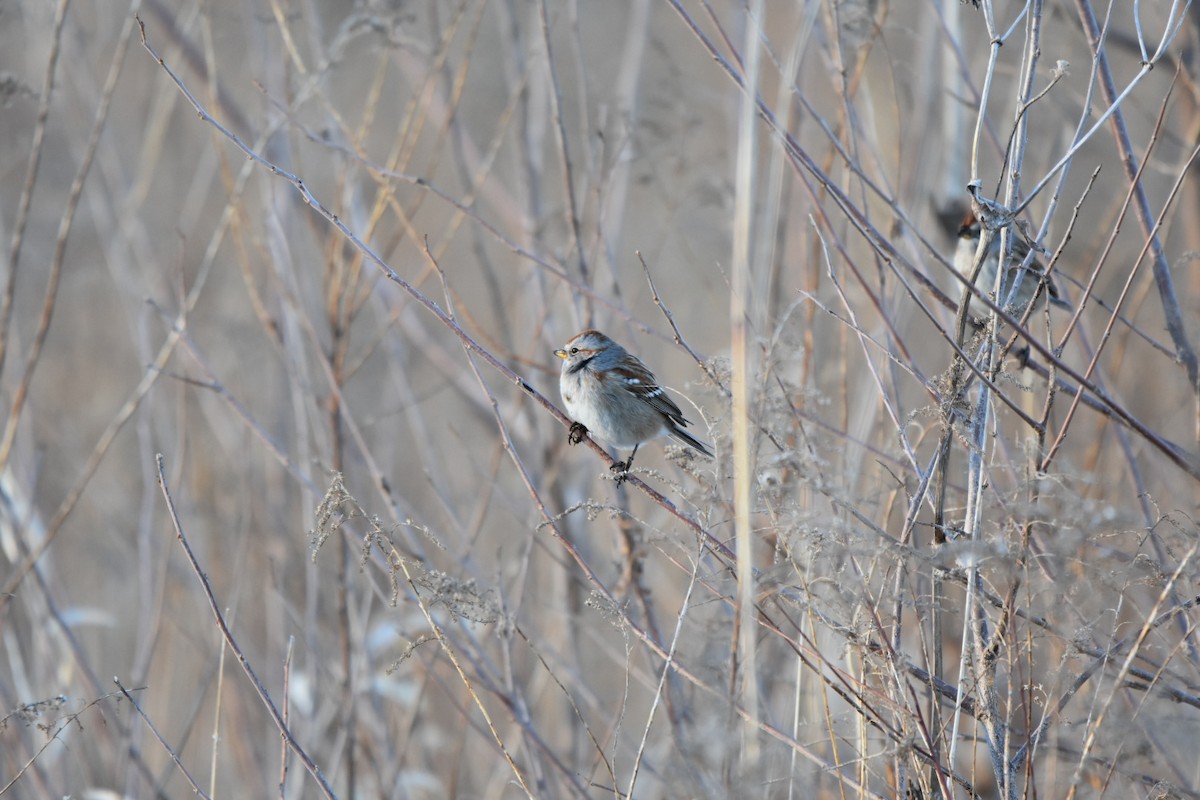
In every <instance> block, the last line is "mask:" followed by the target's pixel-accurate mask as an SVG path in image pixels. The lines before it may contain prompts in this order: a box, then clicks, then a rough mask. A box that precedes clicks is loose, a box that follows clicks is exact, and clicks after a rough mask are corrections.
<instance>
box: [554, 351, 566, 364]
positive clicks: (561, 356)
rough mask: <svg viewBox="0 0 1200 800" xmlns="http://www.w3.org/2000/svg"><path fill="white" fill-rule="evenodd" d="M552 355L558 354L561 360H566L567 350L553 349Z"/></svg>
mask: <svg viewBox="0 0 1200 800" xmlns="http://www.w3.org/2000/svg"><path fill="white" fill-rule="evenodd" d="M554 355H556V356H558V357H559V358H561V359H562V360H563V361H566V360H567V351H566V350H555V351H554Z"/></svg>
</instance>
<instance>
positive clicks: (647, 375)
mask: <svg viewBox="0 0 1200 800" xmlns="http://www.w3.org/2000/svg"><path fill="white" fill-rule="evenodd" d="M554 355H556V356H558V357H559V358H561V359H562V361H563V363H562V375H561V376H560V377H559V381H558V388H559V391H561V392H562V399H563V404H564V405H565V406H566V409H567V415H568V416H569V417H570V418H571V419H573V420H575V424H574V425H572V426H571V433H570V435H569V437H568V441H569V442H570V443H571V444H578V443H579V442H581V441H583V435H584V433H591V434H592V435H593V436H597V437H599V438H601V439H603V440H604V441H606V442H608V443H609V444H611V445H613V446H614V447H616V448H618V449H619V450H624V449H627V448H630V447H632V448H633V452H632V453H630V454H629V459H628V460H627V461H615V462H613V465H612V467H611V469H612V471H613V472H616V473H618V478H617V480H618V481H620V480H622V479H623V477H624V475H625V474H626V473H628V471H629V469H630V468H631V467H632V466H633V457H634V456H635V455H637V449H638V445H640V444H641V443H642V442H645V441H648V440H650V439H653V438H655V437H657V436H662V435H664V434H665V435H667V436H670V437H671V438H673V439H675V440H677V441H679V442H682V443H683V444H685V445H687V446H688V447H690V448H692V449H693V450H695V451H696V452H698V453H700V454H702V455H705V456H708V457H709V458H712V451H710V450H709V449H708V445H706V444H705V443H704V442H702V441H700V440H699V439H697V438H695V437H694V436H692V435H691V434H689V433H687V432H686V431H684V430H683V428H684V427H685V426H686V425H687V424H688V421H687V420H686V419H684V417H683V412H681V411H680V410H679V406H677V405H675V401H674V400H672V399H671V398H670V397H669V396H668V395H667V393H666V391H665V390H664V389H663V388H662V387H661V386H659V385H658V381H656V380H655V379H654V374H653V373H652V372H650V370H648V369H646V365H645V364H643V363H642V362H641V361H639V360H638V359H637V358H636V357H634V356H632V355H630V354H629V352H628V351H626V350H625V348H624V347H621V345H619V344H617V343H616V342H614V341H613V340H612V339H610V338H608V337H607V336H605V335H604V334H603V333H601V332H600V331H584V332H583V333H578V334H576V335H575V336H574V337H572V339H571V340H570V341H568V342H567V343H566V345H565V346H564V347H563V348H562V349H561V350H555V351H554Z"/></svg>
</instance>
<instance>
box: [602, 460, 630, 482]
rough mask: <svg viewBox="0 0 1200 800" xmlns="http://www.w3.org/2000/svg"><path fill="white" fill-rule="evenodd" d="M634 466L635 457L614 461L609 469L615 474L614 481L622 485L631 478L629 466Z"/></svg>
mask: <svg viewBox="0 0 1200 800" xmlns="http://www.w3.org/2000/svg"><path fill="white" fill-rule="evenodd" d="M632 466H633V459H632V458H631V459H629V460H628V461H614V462H613V463H612V464H611V465H610V466H609V468H608V471H609V472H611V473H612V474H613V481H614V482H615V483H616V484H617V486H620V485H621V484H622V483H624V482H625V481H627V480H629V468H630V467H632Z"/></svg>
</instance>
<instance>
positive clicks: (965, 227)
mask: <svg viewBox="0 0 1200 800" xmlns="http://www.w3.org/2000/svg"><path fill="white" fill-rule="evenodd" d="M979 237H980V228H979V220H977V219H976V218H975V215H974V214H973V213H971V212H968V213H967V216H966V218H965V219H964V220H963V222H962V226H961V227H959V229H958V245H957V246H956V247H955V248H954V268H955V269H956V270H958V273H959V274H960V275H962V276H963V278H964V279H968V280H969V279H970V277H971V272H972V271H973V270H974V269H975V255H976V252H977V251H978V250H979ZM1008 250H1009V253H1008V268H1007V269H1006V270H1005V275H1004V283H1002V284H1001V286H1000V297H999V299H998V300H997V301H996V302H997V304H998V305H1000V306H1001V307H1004V304H1005V300H1006V299H1007V298H1008V295H1009V293H1010V292H1011V291H1012V287H1013V283H1014V281H1016V280H1017V276H1018V274H1019V273H1020V271H1021V269H1020V267H1021V262H1023V261H1024V260H1025V256H1026V255H1028V254H1029V245H1028V244H1026V243H1025V241H1024V240H1023V239H1022V238H1020V236H1019V235H1017V234H1015V233H1011V234H1010V235H1009V242H1008ZM999 264H1000V237H999V236H998V235H997V236H995V237H993V238H992V241H991V242H990V244H989V247H988V252H987V255H986V256H985V258H984V261H983V267H982V268H980V270H979V277H978V278H976V279H975V286H976V287H978V288H979V291H981V292H983V293H984V294H989V293H990V292H991V291H992V290H993V289H994V288H995V286H996V268H997V267H998V266H999ZM1043 283H1044V284H1045V286H1046V290H1045V291H1044V292H1043V291H1042V284H1043ZM1035 297H1036V298H1038V299H1039V301H1040V300H1041V298H1043V297H1044V298H1047V299H1049V301H1050V304H1051V305H1055V306H1060V307H1062V308H1070V307H1071V304H1070V303H1068V302H1067V301H1066V300H1064V299H1063V298H1062V295H1061V294H1059V291H1058V286H1057V285H1055V283H1054V279H1053V278H1051V277H1050V276H1049V275H1047V274H1046V272H1045V269H1044V268H1043V267H1042V265H1041V264H1040V263H1038V261H1037V259H1034V261H1033V262H1032V263H1031V264H1030V265H1029V269H1028V271H1026V273H1025V275H1024V276H1023V277H1022V278H1021V285H1020V286H1019V287H1018V288H1017V294H1016V296H1015V297H1014V298H1013V300H1012V302H1011V303H1009V304H1008V308H1009V311H1010V313H1013V314H1015V315H1016V316H1018V317H1020V316H1021V315H1022V314H1024V313H1025V308H1026V307H1027V306H1028V305H1029V303H1030V302H1031V301H1033V300H1034V298H1035ZM987 310H988V309H987V306H985V305H984V304H983V303H982V302H979V301H978V300H976V299H975V298H974V297H972V298H971V309H970V312H969V313H970V314H971V316H972V318H974V319H979V318H981V317H983V316H986V314H987Z"/></svg>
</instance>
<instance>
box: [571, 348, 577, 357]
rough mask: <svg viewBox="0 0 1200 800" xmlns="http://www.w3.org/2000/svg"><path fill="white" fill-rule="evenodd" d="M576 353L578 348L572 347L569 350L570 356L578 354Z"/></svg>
mask: <svg viewBox="0 0 1200 800" xmlns="http://www.w3.org/2000/svg"><path fill="white" fill-rule="evenodd" d="M578 352H579V348H578V347H572V348H571V355H575V354H576V353H578Z"/></svg>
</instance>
